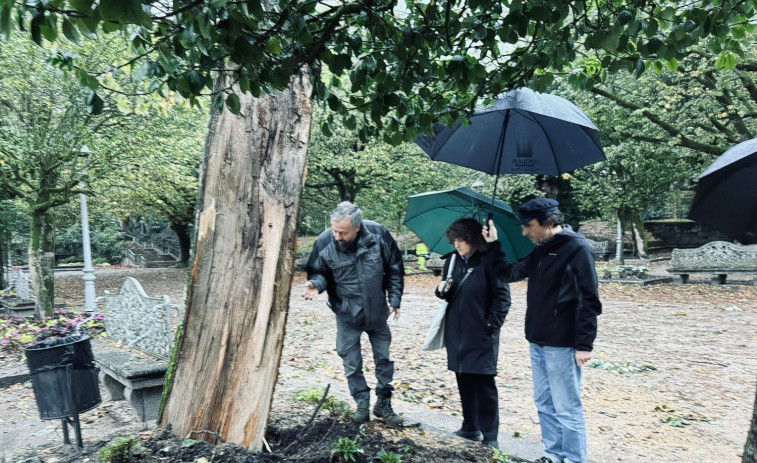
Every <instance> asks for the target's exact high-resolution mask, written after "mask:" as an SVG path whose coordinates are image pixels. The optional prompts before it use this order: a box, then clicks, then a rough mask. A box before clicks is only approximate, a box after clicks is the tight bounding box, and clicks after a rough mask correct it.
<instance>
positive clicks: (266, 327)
mask: <svg viewBox="0 0 757 463" xmlns="http://www.w3.org/2000/svg"><path fill="white" fill-rule="evenodd" d="M221 79H224V80H225V77H221V78H219V81H220V80H221ZM223 84H224V82H220V83H219V82H218V81H217V85H216V87H217V88H222V87H220V85H223ZM237 91H238V90H237ZM311 93H312V86H311V84H310V80H309V77H308V76H307V75H304V74H303V75H302V76H300V77H297V78H293V81H292V83H291V84H290V86H289V87H288V88H287V90H285V91H282V92H277V93H275V94H273V95H270V96H266V97H261V98H258V99H256V98H253V97H252V96H250V95H249V94H247V95H241V96H240V101H241V111H240V113H239V116H235V115H233V114H231V113H230V112H229V111H224V112H222V113H220V114H219V113H216V114H214V115H213V116H212V118H211V121H210V130H209V134H208V140H207V144H206V150H205V160H204V162H203V172H202V176H201V178H202V183H201V188H200V201H199V208H198V220H197V231H196V234H197V238H196V240H197V241H196V246H195V258H194V264H193V267H192V270H191V275H190V285H189V291H188V294H187V309H186V315H185V320H184V328H183V333H182V336H181V338H180V340H179V342H178V346H177V347H176V353H175V360H174V367H173V371H172V376H173V379H172V380H171V381H170V385H169V387H170V389H169V390H168V393H167V399H166V405H165V409H164V412H163V415H162V422H163V423H164V424H165V423H168V424H170V425H171V426H172V427H173V431H174V433H176V435H178V436H187V435H189V434H190V433H191V431H199V430H210V431H214V432H216V433H218V434H219V435H220V436H221V437H223V438H224V439H225V440H226V441H230V442H234V443H237V444H240V445H243V446H245V447H247V448H249V449H253V450H259V449H260V448H261V447H262V437H263V435H264V433H265V428H266V424H267V421H268V415H269V412H270V406H271V400H272V396H273V389H274V385H275V383H276V376H277V374H278V367H279V361H280V359H281V349H282V346H283V341H284V326H285V322H286V315H287V308H288V305H289V290H290V285H291V281H292V274H293V273H292V272H293V268H294V257H295V245H296V236H297V223H298V222H297V221H298V217H297V216H298V211H299V206H300V195H301V192H302V185H303V184H304V172H305V160H306V154H307V145H308V140H309V137H310V120H311V114H312V108H311V102H310V96H311ZM238 94H239V93H238ZM193 437H194V438H211V437H210V436H208V435H202V434H194V435H193ZM211 439H212V438H211Z"/></svg>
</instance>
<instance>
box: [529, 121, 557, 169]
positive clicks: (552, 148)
mask: <svg viewBox="0 0 757 463" xmlns="http://www.w3.org/2000/svg"><path fill="white" fill-rule="evenodd" d="M534 122H536V124H537V125H538V126H539V128H540V129H541V131H542V132H543V133H544V137H545V138H546V139H547V143H549V149H550V150H551V152H552V159H554V160H555V167H557V174H558V175H559V174H560V172H561V170H560V163H559V161H558V159H557V156H555V147H554V145H553V144H552V138H551V137H550V136H549V133H548V132H547V130H546V129H545V128H544V125H542V123H541V121H539V118H538V117H536V116H534Z"/></svg>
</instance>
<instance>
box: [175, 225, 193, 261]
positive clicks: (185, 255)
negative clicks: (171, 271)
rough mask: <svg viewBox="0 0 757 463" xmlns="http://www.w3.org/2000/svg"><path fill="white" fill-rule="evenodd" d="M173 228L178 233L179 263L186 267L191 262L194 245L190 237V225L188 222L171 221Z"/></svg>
mask: <svg viewBox="0 0 757 463" xmlns="http://www.w3.org/2000/svg"><path fill="white" fill-rule="evenodd" d="M171 230H173V232H174V233H175V234H176V239H177V240H178V241H179V264H181V266H182V267H186V266H187V263H188V262H189V251H190V250H191V247H192V242H191V240H190V237H189V225H188V224H186V223H171Z"/></svg>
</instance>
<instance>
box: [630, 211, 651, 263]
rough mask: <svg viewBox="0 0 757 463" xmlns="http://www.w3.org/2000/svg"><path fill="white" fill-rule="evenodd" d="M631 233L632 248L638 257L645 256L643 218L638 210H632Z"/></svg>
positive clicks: (643, 257)
mask: <svg viewBox="0 0 757 463" xmlns="http://www.w3.org/2000/svg"><path fill="white" fill-rule="evenodd" d="M631 234H632V236H633V241H634V248H636V255H637V257H638V258H639V259H646V258H647V236H646V235H647V234H646V230H644V220H643V219H642V218H641V215H639V213H638V212H633V215H632V219H631Z"/></svg>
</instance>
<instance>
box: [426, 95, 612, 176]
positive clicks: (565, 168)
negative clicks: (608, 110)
mask: <svg viewBox="0 0 757 463" xmlns="http://www.w3.org/2000/svg"><path fill="white" fill-rule="evenodd" d="M468 121H469V123H468V125H464V124H463V122H462V121H457V122H456V123H455V124H454V125H453V126H452V127H451V128H449V127H446V126H444V125H441V124H435V125H434V135H419V136H418V137H416V139H415V142H416V143H417V144H418V146H420V147H421V148H422V149H423V151H425V152H426V154H428V155H429V157H431V159H433V160H435V161H443V162H448V163H451V164H456V165H459V166H464V167H469V168H471V169H475V170H479V171H481V172H486V173H489V174H492V175H495V174H496V175H499V174H544V175H559V174H563V173H565V172H569V171H571V170H574V169H577V168H579V167H582V166H585V165H587V164H591V163H594V162H598V161H604V160H605V159H606V158H605V154H604V152H603V151H602V145H601V144H600V141H599V130H598V129H597V127H596V126H594V124H593V123H592V122H591V121H590V120H589V118H588V117H586V115H585V114H584V113H583V112H581V110H580V109H578V107H577V106H576V105H574V104H573V103H571V102H570V101H568V100H566V99H565V98H561V97H559V96H557V95H549V94H546V93H537V92H534V91H533V90H531V89H528V88H520V89H516V90H512V91H509V92H507V93H505V94H504V95H502V96H500V97H498V98H497V99H496V100H495V102H494V104H493V105H492V106H489V107H487V108H484V109H481V110H477V111H475V112H474V113H473V114H472V115H471V116H469V117H468Z"/></svg>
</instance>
